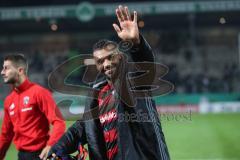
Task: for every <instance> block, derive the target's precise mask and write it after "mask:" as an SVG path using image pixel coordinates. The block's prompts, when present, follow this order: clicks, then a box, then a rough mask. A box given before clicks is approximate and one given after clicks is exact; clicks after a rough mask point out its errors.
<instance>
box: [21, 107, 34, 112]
mask: <svg viewBox="0 0 240 160" xmlns="http://www.w3.org/2000/svg"><path fill="white" fill-rule="evenodd" d="M31 110H32V107H29V108H23V109H22V112H26V111H31Z"/></svg>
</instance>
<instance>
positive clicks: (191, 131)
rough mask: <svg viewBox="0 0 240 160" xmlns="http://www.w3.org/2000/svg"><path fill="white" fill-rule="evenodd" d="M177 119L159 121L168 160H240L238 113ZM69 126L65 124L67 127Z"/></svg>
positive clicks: (12, 153)
mask: <svg viewBox="0 0 240 160" xmlns="http://www.w3.org/2000/svg"><path fill="white" fill-rule="evenodd" d="M176 117H177V116H176V115H174V116H173V117H167V118H166V117H163V119H161V121H162V126H163V130H164V133H165V137H166V141H167V144H168V147H169V152H170V155H171V159H173V160H235V159H236V160H237V159H240V145H239V140H240V128H239V124H240V113H236V114H207V115H199V114H193V115H191V117H190V118H182V119H179V118H176ZM0 123H1V122H0ZM71 123H72V122H67V125H68V126H69V125H70V124H71ZM6 160H17V151H16V150H15V147H14V146H13V145H11V147H10V149H9V151H8V153H7V156H6Z"/></svg>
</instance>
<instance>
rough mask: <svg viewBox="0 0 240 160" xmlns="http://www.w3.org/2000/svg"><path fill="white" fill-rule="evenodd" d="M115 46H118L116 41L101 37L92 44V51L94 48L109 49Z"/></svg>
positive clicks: (115, 47)
mask: <svg viewBox="0 0 240 160" xmlns="http://www.w3.org/2000/svg"><path fill="white" fill-rule="evenodd" d="M117 47H118V45H117V43H116V42H114V41H110V40H107V39H102V40H99V41H98V42H97V43H95V44H94V45H93V52H94V51H96V50H101V49H106V50H109V51H111V50H113V49H117Z"/></svg>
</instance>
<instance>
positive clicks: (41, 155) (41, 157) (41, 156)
mask: <svg viewBox="0 0 240 160" xmlns="http://www.w3.org/2000/svg"><path fill="white" fill-rule="evenodd" d="M43 156H44V152H43V151H42V152H41V154H40V155H39V158H40V159H43Z"/></svg>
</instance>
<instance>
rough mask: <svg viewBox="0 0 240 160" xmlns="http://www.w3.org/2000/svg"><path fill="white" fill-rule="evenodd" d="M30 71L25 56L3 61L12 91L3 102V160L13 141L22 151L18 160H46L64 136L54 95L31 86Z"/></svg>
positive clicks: (0, 145) (0, 154)
mask: <svg viewBox="0 0 240 160" xmlns="http://www.w3.org/2000/svg"><path fill="white" fill-rule="evenodd" d="M27 70H28V63H27V60H26V59H25V57H24V56H23V55H21V54H17V55H9V56H6V57H5V58H4V63H3V69H2V71H1V75H2V77H3V80H4V83H6V84H10V85H12V88H13V90H12V92H11V93H10V94H9V95H8V96H7V97H6V99H5V101H4V117H3V123H2V130H1V134H0V160H3V159H4V157H5V154H6V152H7V150H8V148H9V146H10V144H11V141H12V140H13V142H14V144H15V145H16V148H17V150H18V151H19V152H18V159H19V160H39V159H44V160H46V159H47V154H48V152H49V150H50V148H51V146H52V145H54V144H55V143H56V142H57V141H58V139H59V138H60V137H61V136H62V135H63V133H64V132H65V127H66V125H65V122H64V120H63V118H62V115H61V113H60V111H59V109H58V108H57V106H56V103H55V101H54V99H53V97H52V95H51V93H50V92H49V91H48V90H47V89H45V88H43V87H41V86H40V85H38V84H36V83H33V82H31V81H30V80H29V79H28V76H27ZM50 124H51V125H52V126H53V128H52V131H51V134H50V133H49V131H50Z"/></svg>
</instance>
